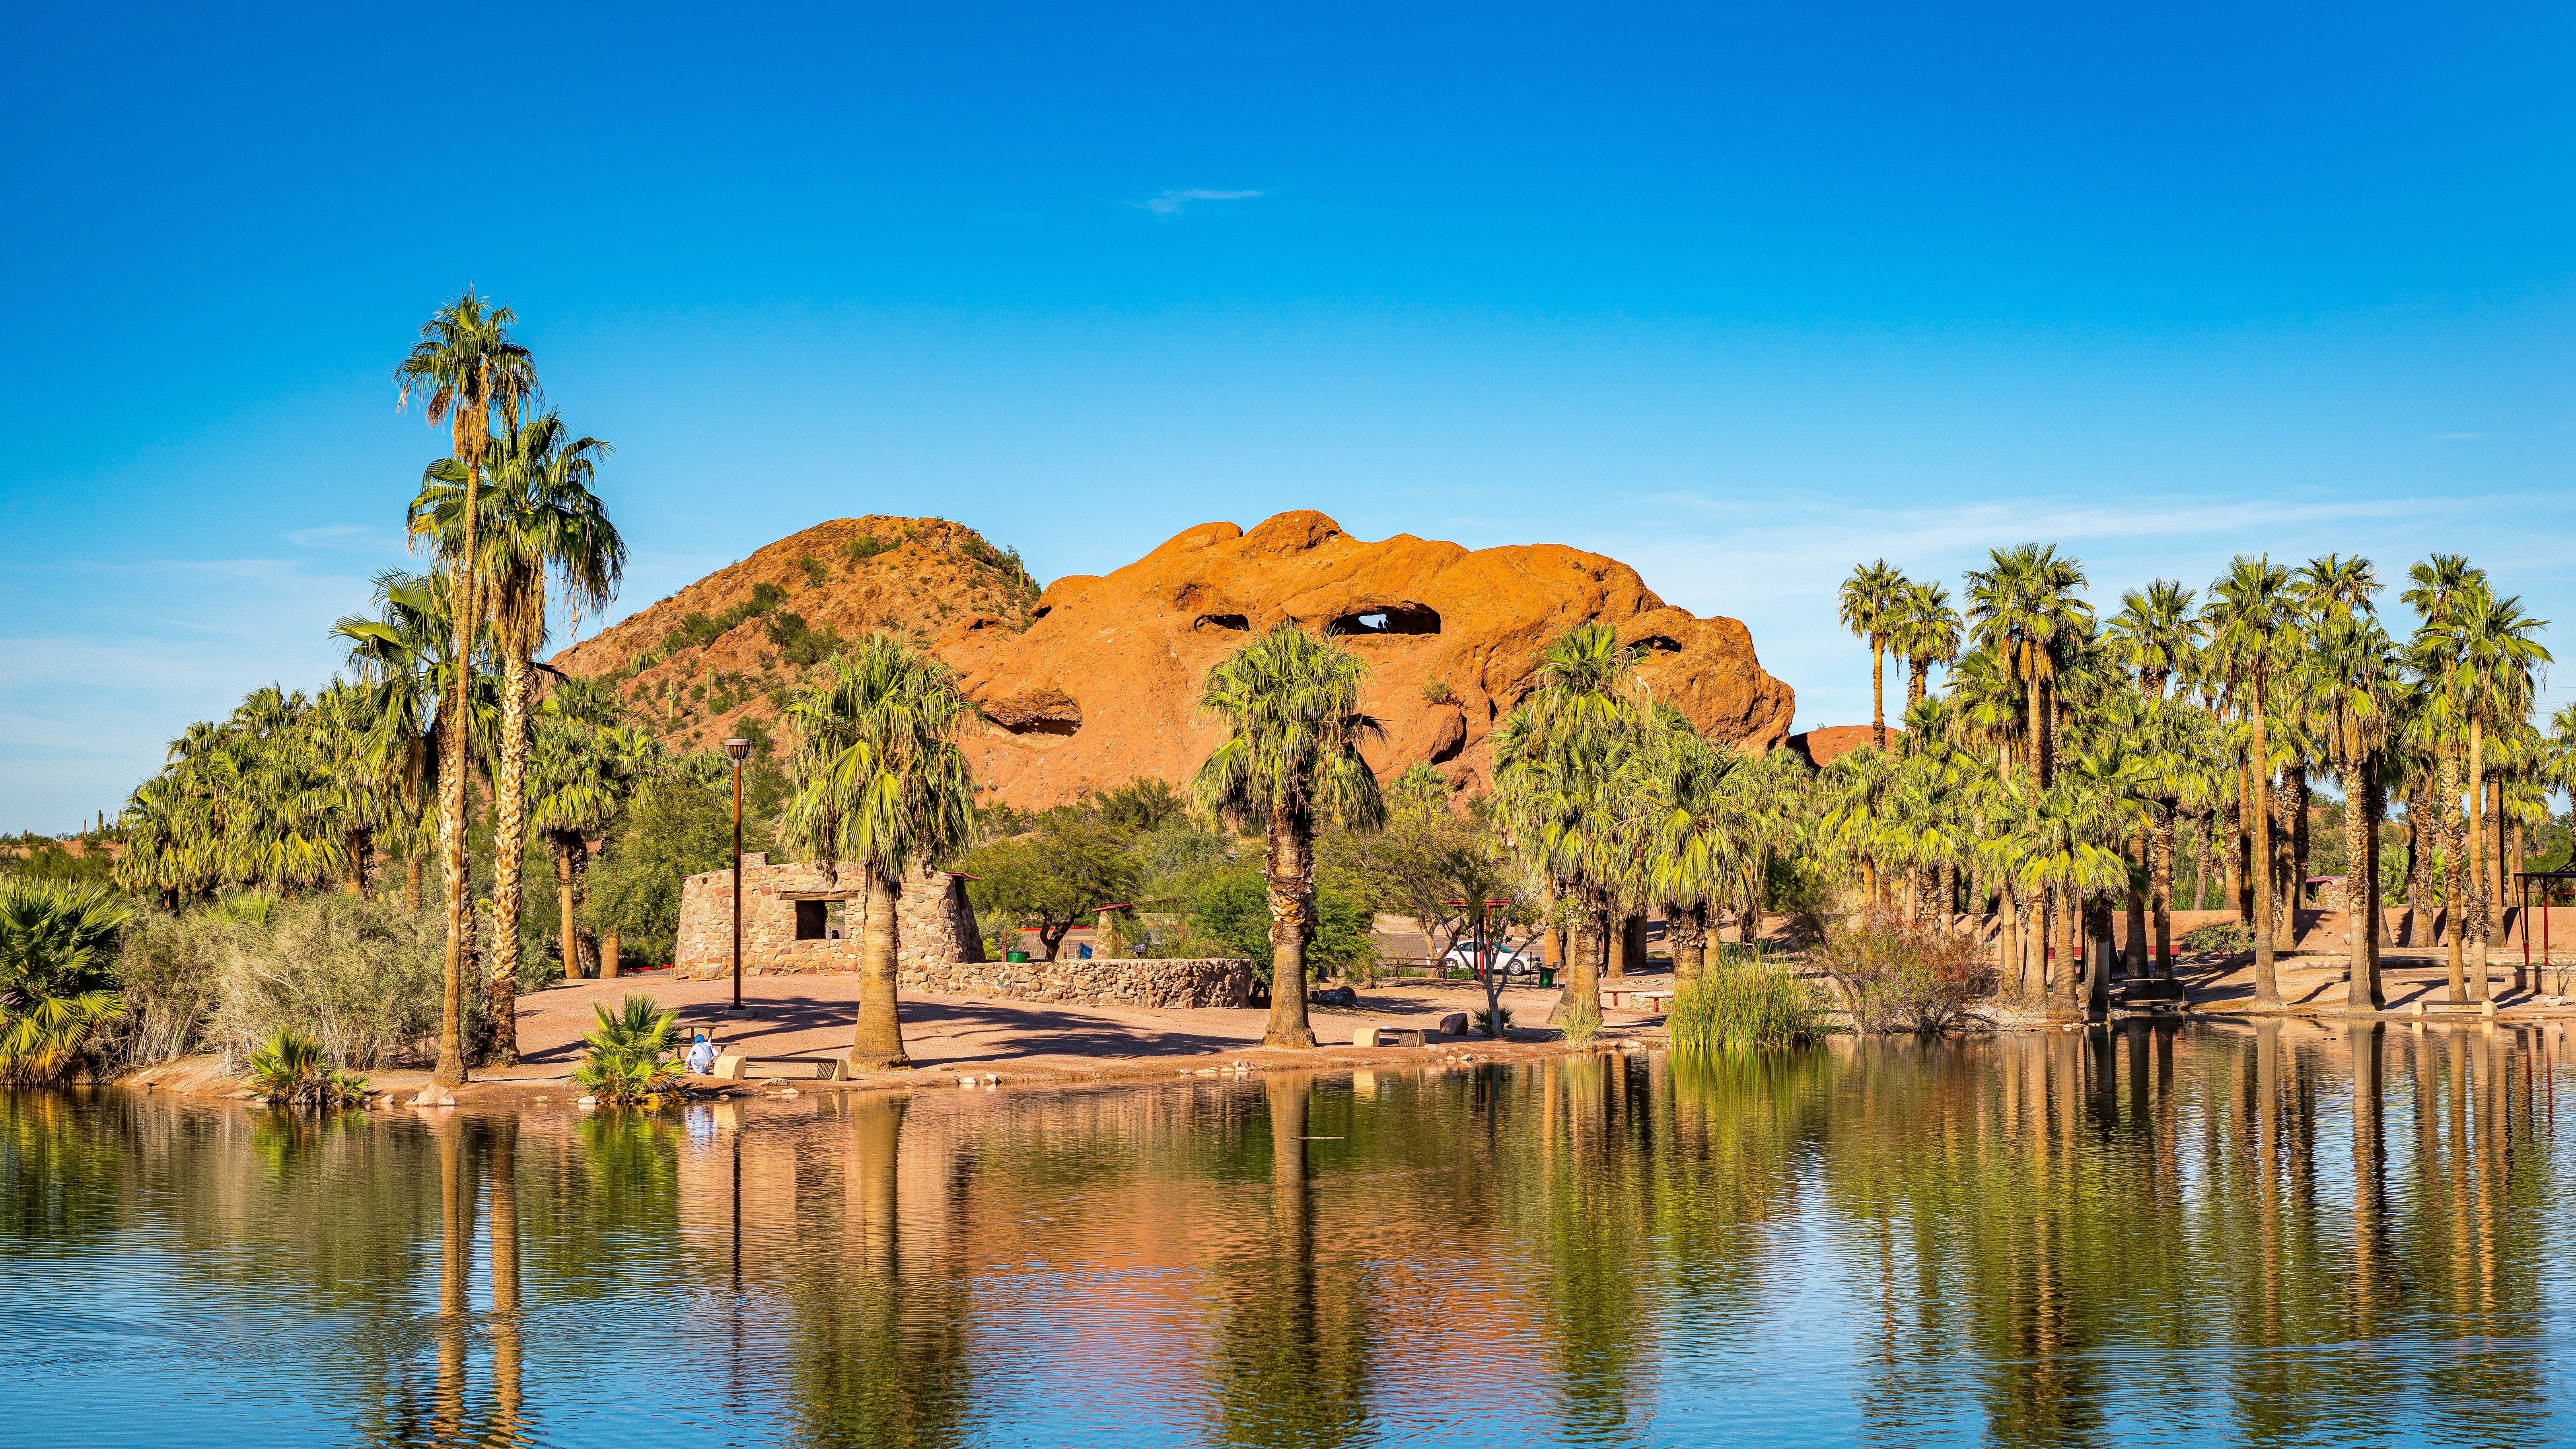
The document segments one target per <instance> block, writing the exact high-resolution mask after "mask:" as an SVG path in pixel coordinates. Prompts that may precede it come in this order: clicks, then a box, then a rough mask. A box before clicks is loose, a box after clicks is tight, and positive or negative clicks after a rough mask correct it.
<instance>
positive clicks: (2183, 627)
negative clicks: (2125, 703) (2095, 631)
mask: <svg viewBox="0 0 2576 1449" xmlns="http://www.w3.org/2000/svg"><path fill="white" fill-rule="evenodd" d="M2191 604H2192V593H2191V590H2189V589H2186V588H2184V587H2183V586H2182V585H2180V584H2178V583H2176V582H2174V581H2173V580H2171V579H2158V580H2156V581H2155V582H2154V583H2151V584H2149V585H2147V587H2146V590H2145V591H2144V592H2143V593H2142V592H2140V591H2139V590H2136V589H2131V590H2129V591H2128V592H2127V593H2124V594H2122V595H2120V612H2119V613H2117V614H2114V615H2112V616H2111V622H2110V624H2109V625H2108V627H2106V628H2105V629H2104V631H2103V634H2104V639H2105V642H2106V643H2107V644H2109V646H2110V650H2111V657H2112V658H2114V659H2117V660H2118V661H2119V662H2120V664H2121V666H2122V667H2124V668H2126V669H2128V670H2129V671H2130V672H2131V673H2132V674H2135V675H2136V676H2137V679H2138V689H2139V691H2140V692H2141V693H2144V694H2146V695H2149V696H2151V697H2154V698H2162V697H2163V696H2164V692H2165V685H2166V683H2167V682H2168V681H2169V680H2171V679H2172V678H2173V676H2174V675H2175V674H2176V673H2177V672H2182V671H2185V670H2188V669H2189V667H2190V664H2191V658H2192V654H2193V652H2194V651H2195V650H2196V649H2197V648H2198V647H2199V643H2200V622H2199V621H2198V620H2197V619H2194V618H2193V617H2192V612H2191Z"/></svg>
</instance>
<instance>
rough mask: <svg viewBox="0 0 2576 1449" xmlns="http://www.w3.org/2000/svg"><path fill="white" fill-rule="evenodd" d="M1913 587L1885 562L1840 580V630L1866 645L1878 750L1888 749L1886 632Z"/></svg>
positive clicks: (1873, 736)
mask: <svg viewBox="0 0 2576 1449" xmlns="http://www.w3.org/2000/svg"><path fill="white" fill-rule="evenodd" d="M1912 587H1913V586H1912V585H1911V584H1910V583H1908V582H1907V580H1906V577H1905V575H1903V574H1901V573H1898V572H1897V571H1896V570H1895V569H1893V568H1891V567H1889V566H1888V562H1887V560H1885V559H1880V560H1879V561H1878V562H1876V563H1873V564H1861V565H1857V566H1855V567H1854V568H1853V569H1852V573H1851V577H1850V578H1848V579H1845V580H1843V587H1842V594H1841V614H1842V623H1843V627H1844V628H1846V629H1849V630H1850V631H1851V632H1852V635H1853V637H1854V638H1857V639H1860V640H1862V641H1864V642H1866V643H1867V644H1868V645H1869V727H1870V731H1871V733H1870V738H1871V740H1872V741H1873V742H1874V743H1876V744H1877V746H1878V747H1879V748H1880V749H1881V750H1884V749H1886V748H1887V635H1888V629H1889V627H1890V626H1891V625H1892V624H1893V623H1894V622H1895V621H1896V617H1897V611H1898V609H1899V608H1900V607H1901V606H1902V605H1903V604H1904V602H1905V598H1906V592H1907V590H1909V589H1910V588H1912Z"/></svg>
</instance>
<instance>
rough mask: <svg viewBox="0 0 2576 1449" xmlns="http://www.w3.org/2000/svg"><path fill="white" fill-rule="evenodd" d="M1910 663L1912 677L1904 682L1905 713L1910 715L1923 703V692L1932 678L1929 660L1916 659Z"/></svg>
mask: <svg viewBox="0 0 2576 1449" xmlns="http://www.w3.org/2000/svg"><path fill="white" fill-rule="evenodd" d="M1912 662H1913V666H1914V669H1913V677H1911V678H1909V679H1907V680H1906V681H1905V712H1906V713H1908V714H1912V713H1913V712H1914V706H1916V705H1918V704H1921V703H1922V702H1923V692H1924V690H1925V689H1926V688H1927V687H1928V686H1929V683H1930V681H1931V678H1932V661H1931V660H1929V659H1917V660H1914V661H1912Z"/></svg>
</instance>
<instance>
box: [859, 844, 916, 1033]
mask: <svg viewBox="0 0 2576 1449" xmlns="http://www.w3.org/2000/svg"><path fill="white" fill-rule="evenodd" d="M860 891H861V895H862V897H863V898H864V900H865V901H866V904H867V913H868V915H867V919H866V920H865V921H864V922H862V923H861V924H860V926H859V1020H858V1025H857V1027H856V1029H855V1030H854V1031H853V1032H852V1033H851V1036H850V1066H851V1068H852V1070H855V1071H862V1072H899V1071H903V1070H905V1069H906V1068H909V1067H910V1066H911V1065H912V1058H911V1057H910V1056H909V1055H908V1054H906V1053H905V1051H904V1049H903V1018H902V1017H901V1016H899V1015H898V1014H896V1011H895V946H896V941H895V892H894V880H893V878H892V877H891V876H889V875H888V874H887V873H886V872H885V871H884V870H882V869H880V868H878V867H876V866H873V865H872V866H869V867H867V868H866V869H865V871H864V872H863V873H862V875H861V878H860Z"/></svg>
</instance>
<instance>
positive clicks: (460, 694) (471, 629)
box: [394, 291, 537, 1087]
mask: <svg viewBox="0 0 2576 1449" xmlns="http://www.w3.org/2000/svg"><path fill="white" fill-rule="evenodd" d="M517 320H518V319H517V318H516V317H514V316H512V315H511V312H510V309H509V308H507V307H494V308H491V309H489V310H486V309H485V307H484V305H483V303H482V301H481V299H479V298H477V297H476V296H475V295H474V294H473V293H472V292H470V291H469V292H467V293H466V294H465V295H464V296H462V297H460V298H458V299H457V300H456V301H455V302H454V303H453V304H451V305H449V306H447V307H444V308H441V309H440V310H439V311H438V312H437V313H435V314H434V315H432V316H431V318H430V319H429V321H428V322H427V323H426V324H424V325H423V326H422V327H421V329H420V341H419V343H418V344H416V345H415V346H414V347H413V348H412V350H411V355H410V356H408V357H406V358H404V359H403V363H402V366H400V367H398V368H396V369H395V370H394V381H395V383H396V384H397V386H399V388H400V389H401V399H402V401H403V402H406V403H407V402H409V401H410V399H411V395H412V393H413V392H414V391H415V390H417V391H418V392H420V393H421V394H422V397H423V400H424V406H425V410H426V411H427V413H428V414H429V420H430V422H432V423H433V424H435V423H439V422H445V423H447V424H448V426H449V435H450V438H451V441H452V445H453V446H452V449H451V452H450V455H449V456H451V457H453V458H454V459H455V460H456V461H457V463H458V464H460V465H461V466H462V467H463V469H464V475H465V476H464V480H463V487H464V497H463V500H462V505H463V506H462V509H461V512H462V513H463V516H464V523H463V525H462V527H460V528H459V529H458V530H457V534H456V537H455V538H454V540H453V543H452V547H451V546H450V545H449V541H448V540H444V539H439V538H436V537H435V536H433V538H432V546H433V547H434V548H436V549H437V551H438V554H439V556H440V557H442V558H443V559H444V560H445V561H446V562H447V564H448V565H449V567H450V569H451V571H452V572H453V574H454V588H453V612H454V616H455V617H454V619H453V621H452V622H453V625H454V649H453V657H455V658H457V659H459V660H463V659H467V658H470V657H472V654H473V648H472V640H473V636H474V633H475V631H476V630H477V629H478V628H479V627H480V626H481V624H482V620H483V617H484V603H483V597H482V580H481V578H480V577H479V576H478V575H479V572H480V565H481V557H480V555H479V554H478V552H477V549H476V544H477V539H476V534H477V531H478V530H477V527H476V523H477V515H478V514H479V512H480V509H479V508H478V507H477V502H476V496H475V494H476V488H477V484H478V481H479V479H480V477H481V473H482V469H483V467H484V465H485V462H486V454H487V453H488V452H489V451H490V443H491V437H492V422H493V414H494V413H496V412H497V413H499V414H500V417H501V423H502V428H503V431H504V432H505V433H507V432H513V431H515V430H516V426H515V425H516V421H517V416H518V409H519V407H520V406H521V405H522V404H524V403H526V402H527V401H528V400H530V399H531V398H533V397H534V396H535V395H536V393H537V374H536V368H535V367H534V365H533V364H532V363H531V362H530V361H529V357H528V350H527V349H526V348H524V347H522V346H520V345H519V344H517V343H515V342H513V341H511V340H510V331H509V329H510V324H512V323H513V322H515V321H517ZM414 531H415V533H418V532H420V531H421V530H420V527H419V524H418V521H417V520H415V524H414ZM456 673H457V678H456V680H455V681H454V684H453V688H454V690H455V693H454V696H453V709H454V714H453V716H452V717H451V718H450V720H449V723H448V738H447V741H446V744H447V747H448V748H447V750H446V755H447V759H448V760H449V761H450V762H453V763H454V764H456V765H457V766H458V768H455V769H449V770H442V771H441V773H440V776H439V801H438V828H439V844H440V847H441V859H440V863H439V864H440V879H441V883H442V884H443V885H444V886H445V888H446V894H447V965H446V979H445V985H444V988H443V992H442V997H441V1001H440V1006H439V1023H438V1067H437V1070H436V1071H434V1072H433V1073H431V1077H430V1079H431V1080H432V1081H434V1082H437V1083H438V1084H439V1085H441V1086H449V1087H452V1086H455V1085H457V1084H458V1083H460V1082H463V1081H464V1080H465V953H466V950H467V947H468V935H467V933H468V931H469V929H470V926H469V923H468V921H467V918H466V912H465V774H466V772H465V770H464V769H463V768H462V765H463V762H464V760H465V759H466V756H467V751H468V749H469V742H468V739H467V731H466V717H467V714H468V712H469V708H468V702H467V687H468V685H467V681H466V679H465V677H464V676H465V673H466V671H463V670H458V671H456Z"/></svg>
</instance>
